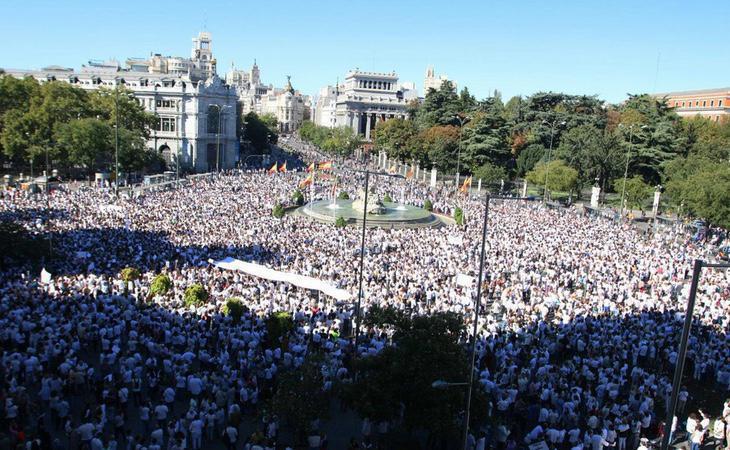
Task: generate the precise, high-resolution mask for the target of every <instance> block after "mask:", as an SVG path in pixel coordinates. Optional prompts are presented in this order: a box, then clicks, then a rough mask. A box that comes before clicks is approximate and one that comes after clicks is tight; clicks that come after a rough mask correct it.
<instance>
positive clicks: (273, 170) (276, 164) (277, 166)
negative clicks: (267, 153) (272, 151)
mask: <svg viewBox="0 0 730 450" xmlns="http://www.w3.org/2000/svg"><path fill="white" fill-rule="evenodd" d="M278 171H279V163H278V162H275V163H274V165H273V166H271V169H269V175H273V174H275V173H276V172H278Z"/></svg>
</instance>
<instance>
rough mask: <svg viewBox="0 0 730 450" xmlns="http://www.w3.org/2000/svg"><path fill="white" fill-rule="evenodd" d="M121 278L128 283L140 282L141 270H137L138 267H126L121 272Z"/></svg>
mask: <svg viewBox="0 0 730 450" xmlns="http://www.w3.org/2000/svg"><path fill="white" fill-rule="evenodd" d="M120 276H121V278H122V280H124V281H127V282H129V281H135V280H139V278H140V273H139V269H137V268H136V267H125V268H124V269H122V271H121V272H120Z"/></svg>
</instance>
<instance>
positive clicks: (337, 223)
mask: <svg viewBox="0 0 730 450" xmlns="http://www.w3.org/2000/svg"><path fill="white" fill-rule="evenodd" d="M346 226H347V220H345V218H344V217H342V216H338V217H337V220H335V228H345V227H346Z"/></svg>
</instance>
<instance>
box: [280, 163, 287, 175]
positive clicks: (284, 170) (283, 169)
mask: <svg viewBox="0 0 730 450" xmlns="http://www.w3.org/2000/svg"><path fill="white" fill-rule="evenodd" d="M279 172H281V173H286V161H284V164H282V165H281V167H279Z"/></svg>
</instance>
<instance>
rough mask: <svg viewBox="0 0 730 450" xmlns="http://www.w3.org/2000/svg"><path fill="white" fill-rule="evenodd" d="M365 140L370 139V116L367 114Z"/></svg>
mask: <svg viewBox="0 0 730 450" xmlns="http://www.w3.org/2000/svg"><path fill="white" fill-rule="evenodd" d="M365 139H370V115H369V114H365Z"/></svg>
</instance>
